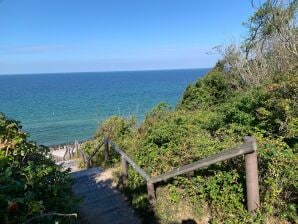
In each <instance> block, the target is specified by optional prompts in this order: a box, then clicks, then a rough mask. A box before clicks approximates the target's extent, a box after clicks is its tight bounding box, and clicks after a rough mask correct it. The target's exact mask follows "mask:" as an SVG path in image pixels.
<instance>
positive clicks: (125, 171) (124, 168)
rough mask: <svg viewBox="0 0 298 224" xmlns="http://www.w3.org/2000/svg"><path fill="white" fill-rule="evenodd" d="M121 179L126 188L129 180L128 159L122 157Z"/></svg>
mask: <svg viewBox="0 0 298 224" xmlns="http://www.w3.org/2000/svg"><path fill="white" fill-rule="evenodd" d="M121 168H122V170H121V178H122V184H123V185H124V186H125V185H126V184H127V180H128V164H127V161H126V159H125V158H124V157H123V156H121Z"/></svg>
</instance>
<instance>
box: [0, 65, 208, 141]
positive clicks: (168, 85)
mask: <svg viewBox="0 0 298 224" xmlns="http://www.w3.org/2000/svg"><path fill="white" fill-rule="evenodd" d="M208 70H209V69H207V68H201V69H179V70H154V71H123V72H81V73H55V74H22V75H0V112H2V113H4V114H5V115H6V116H7V117H9V118H11V119H14V120H18V121H21V125H22V127H23V130H24V131H25V132H26V133H29V134H30V137H29V139H30V140H33V141H36V142H37V143H38V144H42V145H48V146H50V145H57V144H64V143H68V142H74V141H75V140H78V141H83V140H86V139H90V138H92V137H93V135H94V133H95V131H96V129H97V128H98V127H99V126H100V124H101V123H102V122H103V121H104V120H105V119H107V118H108V117H110V116H113V115H119V116H124V117H128V116H135V117H136V118H137V120H138V121H139V122H141V121H142V120H143V119H144V117H145V115H146V113H147V112H148V111H150V110H151V109H152V107H154V106H155V105H157V104H158V103H160V102H166V103H168V104H169V105H171V106H172V107H175V106H176V105H177V103H178V102H179V100H180V99H181V97H182V95H183V92H184V90H185V88H186V87H187V86H188V85H189V84H190V83H193V82H195V81H196V80H197V79H198V78H200V77H201V76H203V75H204V74H205V73H207V72H208Z"/></svg>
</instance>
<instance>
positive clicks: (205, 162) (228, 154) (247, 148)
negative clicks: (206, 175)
mask: <svg viewBox="0 0 298 224" xmlns="http://www.w3.org/2000/svg"><path fill="white" fill-rule="evenodd" d="M251 152H254V148H253V147H252V144H251V142H248V143H244V144H242V145H240V146H238V147H235V148H232V149H229V150H224V151H221V152H219V153H217V154H215V155H212V156H209V157H207V158H204V159H200V160H198V161H196V162H193V163H190V164H187V165H185V166H181V167H178V168H176V169H173V170H171V171H169V172H167V173H163V174H161V175H159V176H156V177H152V178H151V179H150V182H151V183H153V184H154V183H157V182H160V181H165V180H168V179H169V178H172V177H175V176H178V175H182V174H185V173H188V172H191V171H194V170H197V169H200V168H204V167H207V166H210V165H212V164H214V163H217V162H221V161H224V160H228V159H231V158H234V157H237V156H241V155H244V154H247V153H251Z"/></svg>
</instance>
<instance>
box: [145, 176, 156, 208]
mask: <svg viewBox="0 0 298 224" xmlns="http://www.w3.org/2000/svg"><path fill="white" fill-rule="evenodd" d="M147 192H148V200H149V203H150V204H151V206H153V205H154V204H155V201H156V196H155V189H154V184H153V183H151V182H147Z"/></svg>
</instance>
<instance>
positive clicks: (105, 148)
mask: <svg viewBox="0 0 298 224" xmlns="http://www.w3.org/2000/svg"><path fill="white" fill-rule="evenodd" d="M104 144H105V145H104V157H105V162H107V161H108V160H109V141H108V139H105V140H104Z"/></svg>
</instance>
